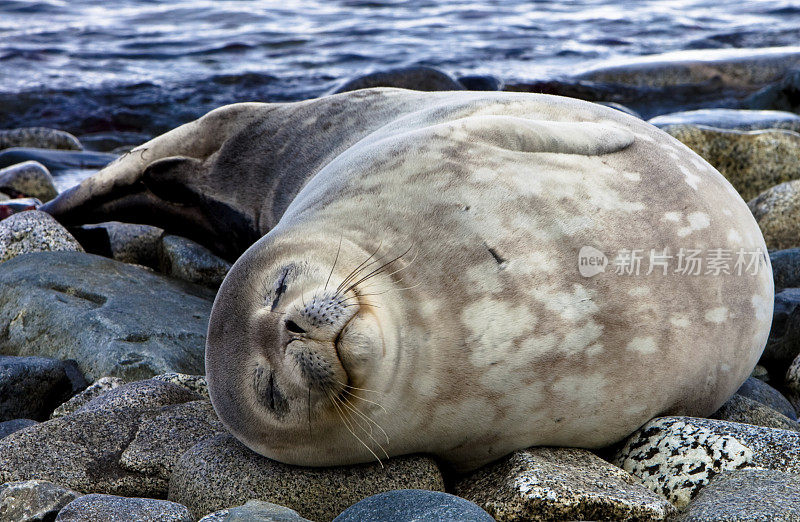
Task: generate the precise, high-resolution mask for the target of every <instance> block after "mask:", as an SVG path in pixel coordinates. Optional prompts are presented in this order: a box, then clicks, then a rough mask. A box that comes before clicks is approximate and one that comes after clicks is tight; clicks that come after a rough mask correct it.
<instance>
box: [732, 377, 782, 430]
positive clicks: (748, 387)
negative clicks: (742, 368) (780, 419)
mask: <svg viewBox="0 0 800 522" xmlns="http://www.w3.org/2000/svg"><path fill="white" fill-rule="evenodd" d="M736 394H737V395H742V396H744V397H747V398H748V399H752V400H754V401H756V402H760V403H761V404H763V405H764V406H767V407H769V408H772V409H773V410H775V411H777V412H778V413H780V414H781V415H785V416H786V417H788V418H789V419H791V420H794V421H796V420H797V412H796V411H794V408H792V405H791V404H790V403H789V401H788V400H787V399H786V397H784V396H783V395H782V394H781V392H779V391H778V390H776V389H775V388H773V387H772V386H770V385H769V384H767V383H765V382H764V381H762V380H759V379H755V378H753V377H748V379H747V380H746V381H744V383H743V384H742V385H741V386H740V387H739V390H737V392H736Z"/></svg>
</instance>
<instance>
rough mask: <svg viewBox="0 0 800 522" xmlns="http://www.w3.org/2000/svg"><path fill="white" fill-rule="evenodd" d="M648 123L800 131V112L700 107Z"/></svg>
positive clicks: (651, 120)
mask: <svg viewBox="0 0 800 522" xmlns="http://www.w3.org/2000/svg"><path fill="white" fill-rule="evenodd" d="M648 123H650V124H652V125H655V126H656V127H659V128H660V127H666V126H668V125H702V126H705V127H714V128H716V129H728V130H740V131H750V130H763V129H785V130H790V131H795V132H800V115H798V114H795V113H793V112H786V111H756V110H746V109H698V110H694V111H683V112H673V113H670V114H662V115H661V116H656V117H655V118H650V119H649V120H648Z"/></svg>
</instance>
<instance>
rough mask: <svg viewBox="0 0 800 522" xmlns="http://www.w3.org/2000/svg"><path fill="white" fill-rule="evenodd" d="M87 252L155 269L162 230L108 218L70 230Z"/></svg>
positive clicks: (156, 267)
mask: <svg viewBox="0 0 800 522" xmlns="http://www.w3.org/2000/svg"><path fill="white" fill-rule="evenodd" d="M71 231H72V235H74V236H75V238H76V239H77V240H78V241H80V243H81V245H83V247H84V248H85V249H86V251H87V252H89V253H91V254H97V255H100V256H105V257H110V258H112V259H116V260H117V261H121V262H122V263H130V264H134V265H143V266H147V267H150V268H153V269H158V263H159V261H158V250H159V247H160V244H161V236H162V235H164V230H162V229H160V228H158V227H151V226H149V225H135V224H132V223H120V222H119V221H109V222H106V223H98V224H96V225H82V226H79V227H75V228H73V229H71Z"/></svg>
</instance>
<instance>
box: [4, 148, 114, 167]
mask: <svg viewBox="0 0 800 522" xmlns="http://www.w3.org/2000/svg"><path fill="white" fill-rule="evenodd" d="M118 157H119V156H117V155H116V154H106V153H104V152H77V151H68V150H50V149H33V148H24V147H19V148H12V149H6V150H3V151H0V168H3V167H8V166H10V165H15V164H17V163H23V162H25V161H38V162H39V163H41V164H42V165H44V166H45V167H47V168H48V169H49V170H50V172H56V171H60V170H69V169H101V168H103V167H105V166H106V165H108V164H109V163H111V162H112V161H114V160H115V159H117V158H118Z"/></svg>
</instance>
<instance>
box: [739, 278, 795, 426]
mask: <svg viewBox="0 0 800 522" xmlns="http://www.w3.org/2000/svg"><path fill="white" fill-rule="evenodd" d="M798 355H800V288H785V289H783V290H782V291H781V292H779V293H777V294H775V306H774V308H773V311H772V329H771V330H770V332H769V338H768V339H767V345H766V347H765V348H764V353H763V354H762V355H761V360H760V361H759V364H761V365H762V366H764V367H765V368H766V369H767V370H768V371H769V372H770V374H771V375H773V376H779V379H780V380H782V377H783V376H784V375H785V373H786V370H787V369H788V368H789V365H790V364H792V361H794V359H795V358H796V357H797V356H798ZM743 395H744V394H743ZM778 411H781V410H778ZM781 413H784V412H783V411H781ZM784 415H786V414H785V413H784Z"/></svg>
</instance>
